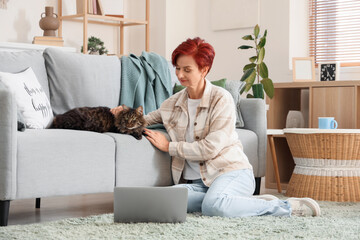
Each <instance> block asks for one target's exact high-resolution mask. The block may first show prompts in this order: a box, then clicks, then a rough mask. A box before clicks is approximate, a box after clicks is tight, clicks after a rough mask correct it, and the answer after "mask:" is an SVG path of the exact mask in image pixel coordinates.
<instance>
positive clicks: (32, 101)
mask: <svg viewBox="0 0 360 240" xmlns="http://www.w3.org/2000/svg"><path fill="white" fill-rule="evenodd" d="M0 81H1V82H2V83H3V84H4V85H5V86H7V88H8V89H9V91H11V92H12V93H13V94H14V96H15V99H16V104H17V108H18V113H20V115H21V116H22V118H23V120H24V123H25V125H26V127H27V128H46V127H48V126H50V124H51V122H52V120H53V117H54V115H53V112H52V109H51V106H50V102H49V99H48V98H47V96H46V94H45V92H44V90H43V88H42V87H41V85H40V83H39V81H38V80H37V78H36V76H35V73H34V71H33V70H32V68H31V67H29V68H27V69H26V70H25V71H23V72H20V73H5V72H0Z"/></svg>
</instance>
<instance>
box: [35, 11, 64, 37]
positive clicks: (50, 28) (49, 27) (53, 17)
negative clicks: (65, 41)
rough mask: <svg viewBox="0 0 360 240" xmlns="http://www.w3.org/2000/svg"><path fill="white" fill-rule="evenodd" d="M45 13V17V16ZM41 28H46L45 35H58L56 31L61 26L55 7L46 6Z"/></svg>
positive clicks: (40, 23)
mask: <svg viewBox="0 0 360 240" xmlns="http://www.w3.org/2000/svg"><path fill="white" fill-rule="evenodd" d="M44 14H45V17H44V16H43V15H44ZM39 25H40V28H41V29H42V30H44V34H43V36H56V35H55V31H56V30H57V29H58V28H59V26H60V21H59V19H58V15H57V14H56V13H54V7H45V12H43V13H42V14H41V19H40V21H39Z"/></svg>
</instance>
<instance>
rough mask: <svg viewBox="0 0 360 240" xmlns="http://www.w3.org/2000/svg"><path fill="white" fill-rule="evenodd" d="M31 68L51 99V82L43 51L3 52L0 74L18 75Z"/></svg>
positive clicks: (0, 59)
mask: <svg viewBox="0 0 360 240" xmlns="http://www.w3.org/2000/svg"><path fill="white" fill-rule="evenodd" d="M29 67H31V68H32V69H33V71H34V73H35V75H36V77H37V79H38V80H39V83H40V84H41V86H42V87H43V89H44V92H45V94H46V95H47V97H48V98H49V97H50V95H49V82H48V78H47V75H46V69H45V62H44V58H43V56H42V51H23V52H1V51H0V72H10V73H18V72H22V71H24V70H25V69H27V68H29Z"/></svg>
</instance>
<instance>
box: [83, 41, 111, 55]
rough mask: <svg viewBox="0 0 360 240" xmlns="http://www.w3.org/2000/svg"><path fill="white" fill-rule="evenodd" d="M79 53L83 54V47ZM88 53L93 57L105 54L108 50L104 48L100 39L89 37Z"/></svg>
mask: <svg viewBox="0 0 360 240" xmlns="http://www.w3.org/2000/svg"><path fill="white" fill-rule="evenodd" d="M81 52H83V46H81ZM88 53H89V54H93V55H103V54H107V53H108V50H107V49H106V48H105V46H104V42H103V41H101V40H100V38H96V37H94V36H91V37H89V38H88Z"/></svg>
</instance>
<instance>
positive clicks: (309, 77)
mask: <svg viewBox="0 0 360 240" xmlns="http://www.w3.org/2000/svg"><path fill="white" fill-rule="evenodd" d="M292 66H293V81H294V82H312V81H316V78H315V60H314V57H294V58H293V59H292Z"/></svg>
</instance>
